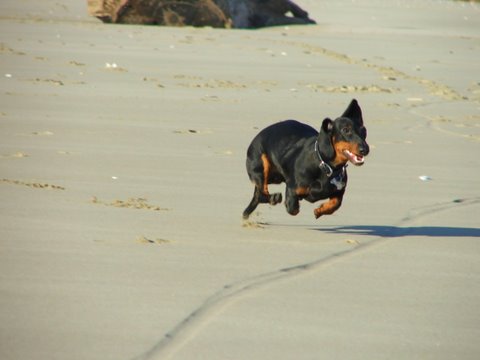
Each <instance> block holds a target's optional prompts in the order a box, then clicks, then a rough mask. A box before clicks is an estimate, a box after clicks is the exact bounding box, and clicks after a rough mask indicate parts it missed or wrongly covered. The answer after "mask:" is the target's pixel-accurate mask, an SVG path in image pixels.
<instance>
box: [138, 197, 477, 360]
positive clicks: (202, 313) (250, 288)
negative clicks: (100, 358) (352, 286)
mask: <svg viewBox="0 0 480 360" xmlns="http://www.w3.org/2000/svg"><path fill="white" fill-rule="evenodd" d="M476 204H480V197H479V198H470V199H456V200H453V201H451V202H447V203H440V204H434V205H430V206H426V207H421V208H415V209H412V210H411V211H409V212H408V213H407V215H406V216H405V217H403V218H402V219H401V220H400V221H399V222H398V223H397V224H395V225H394V226H391V228H390V229H389V230H388V231H385V232H384V233H383V234H381V235H372V238H373V239H372V240H370V241H369V242H365V243H362V244H360V245H358V246H356V247H353V248H350V249H348V250H342V251H338V252H336V253H332V254H330V255H328V256H326V257H321V258H318V259H316V260H314V261H311V262H307V263H303V264H299V265H295V266H290V267H286V268H281V269H277V270H273V271H270V272H266V273H263V274H259V275H256V276H253V277H249V278H246V279H243V280H240V281H237V282H233V283H230V284H226V285H224V286H223V287H222V288H220V289H219V290H218V291H216V292H215V293H214V294H212V295H211V296H210V297H208V298H207V299H206V300H205V301H204V302H203V303H202V304H201V305H200V306H198V307H197V308H196V309H195V310H193V311H192V312H191V313H190V314H189V315H188V316H187V317H185V318H184V319H183V320H181V321H180V322H179V323H178V324H177V325H175V326H174V327H173V328H172V329H171V330H170V331H168V332H167V333H166V334H165V335H164V336H163V337H162V338H161V339H160V340H159V341H158V342H157V343H156V344H154V345H153V346H152V348H150V349H149V350H147V351H146V352H145V353H143V354H141V355H139V356H138V357H136V358H134V360H150V359H166V358H169V357H170V356H172V355H173V354H175V352H176V351H178V350H180V349H181V348H182V347H184V346H185V345H186V344H188V342H189V341H190V340H191V339H193V338H194V337H195V335H196V334H197V333H198V332H199V331H200V329H201V328H202V327H204V326H206V325H207V324H208V322H209V321H210V320H211V319H212V318H214V317H215V316H217V315H218V314H220V313H221V312H222V310H224V309H225V308H226V307H227V306H229V305H232V304H233V303H235V302H236V301H241V299H242V298H243V297H244V296H247V295H249V296H252V295H253V294H254V292H255V291H257V290H260V289H264V288H265V287H267V286H271V285H277V284H278V283H279V282H280V281H287V280H289V279H292V278H296V277H298V276H301V275H307V274H311V273H312V272H315V271H319V270H321V269H322V268H324V267H326V266H330V265H333V264H335V263H337V262H340V261H345V260H346V259H349V258H350V257H352V256H357V255H360V254H362V253H364V252H365V251H368V250H370V249H372V248H374V247H376V246H378V245H381V244H385V243H386V242H387V241H388V240H390V239H392V238H397V237H401V236H408V235H409V233H410V231H411V229H409V228H408V227H406V225H408V224H411V223H414V221H416V220H418V219H419V218H422V217H424V216H426V215H431V214H433V213H437V212H441V211H446V210H451V209H455V208H458V207H464V206H472V205H476Z"/></svg>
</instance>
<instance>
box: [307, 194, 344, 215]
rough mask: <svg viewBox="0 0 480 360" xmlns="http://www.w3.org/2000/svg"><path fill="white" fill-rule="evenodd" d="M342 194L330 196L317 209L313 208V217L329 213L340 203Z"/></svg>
mask: <svg viewBox="0 0 480 360" xmlns="http://www.w3.org/2000/svg"><path fill="white" fill-rule="evenodd" d="M342 198H343V195H342V196H334V197H331V198H330V199H329V200H328V201H327V202H326V203H323V204H322V205H320V206H319V207H318V208H317V209H315V210H313V213H314V214H315V218H317V219H318V218H319V217H320V216H322V215H331V214H333V213H334V212H335V211H337V210H338V208H339V207H340V206H341V205H342Z"/></svg>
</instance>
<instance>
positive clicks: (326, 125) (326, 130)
mask: <svg viewBox="0 0 480 360" xmlns="http://www.w3.org/2000/svg"><path fill="white" fill-rule="evenodd" d="M332 132H333V121H332V119H329V118H326V119H325V120H323V122H322V127H321V128H320V132H319V134H318V139H317V141H318V150H319V151H320V153H321V156H322V157H324V159H323V160H331V159H333V158H334V157H335V149H334V148H333V144H332Z"/></svg>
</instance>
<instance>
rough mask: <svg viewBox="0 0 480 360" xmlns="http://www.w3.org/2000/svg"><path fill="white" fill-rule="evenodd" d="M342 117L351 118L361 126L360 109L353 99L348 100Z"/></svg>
mask: <svg viewBox="0 0 480 360" xmlns="http://www.w3.org/2000/svg"><path fill="white" fill-rule="evenodd" d="M342 117H346V118H349V119H352V120H353V121H354V122H355V123H356V124H357V125H358V126H363V117H362V109H360V106H359V105H358V102H357V100H355V99H353V100H352V101H351V102H350V105H348V107H347V110H345V112H344V113H343V115H342Z"/></svg>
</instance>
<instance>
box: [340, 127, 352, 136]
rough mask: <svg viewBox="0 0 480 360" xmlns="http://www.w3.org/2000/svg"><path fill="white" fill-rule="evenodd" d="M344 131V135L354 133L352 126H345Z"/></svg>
mask: <svg viewBox="0 0 480 360" xmlns="http://www.w3.org/2000/svg"><path fill="white" fill-rule="evenodd" d="M342 133H343V134H344V135H347V136H348V135H352V129H351V128H350V127H344V128H343V129H342Z"/></svg>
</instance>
